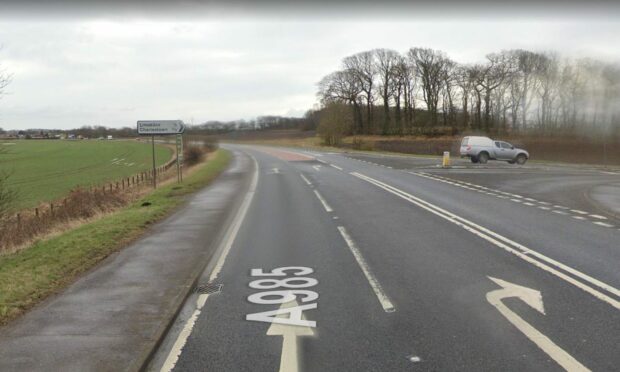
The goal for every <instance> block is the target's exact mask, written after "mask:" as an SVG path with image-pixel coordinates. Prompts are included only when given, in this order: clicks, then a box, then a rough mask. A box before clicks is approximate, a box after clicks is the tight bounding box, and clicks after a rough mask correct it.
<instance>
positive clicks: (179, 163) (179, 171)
mask: <svg viewBox="0 0 620 372" xmlns="http://www.w3.org/2000/svg"><path fill="white" fill-rule="evenodd" d="M177 181H178V182H179V183H181V182H182V181H183V135H181V134H177Z"/></svg>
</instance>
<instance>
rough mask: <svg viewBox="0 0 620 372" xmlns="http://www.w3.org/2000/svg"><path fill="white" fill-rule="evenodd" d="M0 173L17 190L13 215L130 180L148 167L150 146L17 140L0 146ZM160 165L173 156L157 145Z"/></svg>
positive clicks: (136, 142) (129, 141)
mask: <svg viewBox="0 0 620 372" xmlns="http://www.w3.org/2000/svg"><path fill="white" fill-rule="evenodd" d="M0 148H4V149H5V150H4V151H6V152H5V153H0V171H8V172H10V174H11V176H10V181H9V185H10V186H11V187H12V188H14V189H15V190H17V192H18V200H17V201H16V203H15V206H14V207H15V209H22V208H29V207H33V206H36V205H37V204H39V203H40V202H43V201H50V200H54V199H58V198H61V197H62V196H63V195H65V194H67V193H68V192H69V190H71V189H72V188H74V187H76V186H78V185H82V186H90V185H99V184H102V183H104V182H106V181H112V180H118V179H120V178H122V177H125V176H131V175H133V174H136V173H139V172H141V171H145V170H148V169H149V168H151V166H152V155H151V144H150V143H149V142H146V141H145V142H142V141H135V140H133V141H131V140H127V141H121V140H115V141H107V140H106V141H98V140H81V141H68V140H17V141H0ZM155 154H156V155H155V156H156V161H157V164H158V165H161V164H164V163H166V162H167V161H168V160H169V159H170V158H171V156H172V150H171V149H169V148H167V147H164V146H159V145H157V146H156V147H155Z"/></svg>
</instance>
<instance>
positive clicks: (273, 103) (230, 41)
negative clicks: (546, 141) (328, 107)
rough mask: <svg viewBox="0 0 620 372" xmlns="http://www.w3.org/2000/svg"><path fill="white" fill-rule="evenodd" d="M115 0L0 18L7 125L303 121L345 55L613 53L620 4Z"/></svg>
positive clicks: (471, 58)
mask: <svg viewBox="0 0 620 372" xmlns="http://www.w3.org/2000/svg"><path fill="white" fill-rule="evenodd" d="M109 3H110V2H108V4H109ZM111 3H113V5H112V6H108V7H105V6H103V7H100V8H97V7H91V8H87V7H80V6H78V5H75V4H73V3H69V2H66V3H64V4H63V3H61V4H59V5H57V6H50V5H49V4H48V5H45V4H43V3H37V2H28V1H25V2H21V3H19V4H21V5H18V4H17V3H15V4H13V6H12V7H8V8H7V9H8V11H6V12H2V14H0V46H1V48H0V70H3V71H5V72H7V73H10V74H11V75H12V81H11V84H10V85H9V86H8V87H7V88H6V89H5V92H4V95H2V97H1V98H0V127H1V128H4V129H5V130H7V129H26V128H46V129H52V128H58V129H70V128H77V127H80V126H83V125H105V126H110V127H121V126H135V122H136V121H137V120H147V119H181V120H183V121H185V122H186V123H201V122H205V121H208V120H235V119H250V118H253V117H256V116H260V115H287V116H301V115H303V113H304V112H305V111H306V110H308V109H311V108H313V106H314V105H315V104H316V103H317V98H316V95H315V94H316V83H317V82H318V81H319V80H320V79H321V78H322V77H323V76H324V75H326V74H328V73H330V72H332V71H335V70H336V69H338V68H339V67H340V63H341V60H342V58H343V57H345V56H347V55H350V54H353V53H356V52H360V51H363V50H369V49H373V48H379V47H383V48H392V49H395V50H397V51H400V52H405V51H406V50H408V49H409V48H411V47H417V46H421V47H430V48H433V49H440V50H443V51H445V52H446V53H447V54H448V55H449V56H450V57H451V58H453V59H454V60H456V61H457V62H462V63H476V62H482V61H483V60H484V56H485V55H486V54H487V53H490V52H495V51H500V50H502V49H512V48H523V49H530V50H535V51H544V50H553V51H557V52H559V53H560V54H561V55H562V56H566V57H573V58H580V57H591V58H596V59H601V60H604V61H609V62H618V61H620V48H618V41H617V38H618V36H617V35H620V12H618V9H619V8H618V7H616V6H613V5H609V4H608V3H606V2H601V3H597V6H590V7H588V8H580V7H579V5H578V4H576V3H575V4H573V3H571V4H569V6H565V7H559V8H554V5H553V4H550V3H547V4H546V6H545V7H540V6H539V5H535V4H538V3H528V4H529V5H526V6H525V7H522V8H519V7H516V6H515V7H509V8H501V7H495V8H493V7H490V6H484V5H485V4H484V3H476V4H475V5H476V6H474V7H471V6H470V7H460V8H459V7H458V6H457V5H456V4H451V3H449V2H445V1H444V2H442V1H438V2H434V3H436V6H433V5H432V4H431V3H425V4H422V5H420V6H418V7H415V6H411V3H409V2H408V3H406V4H405V3H393V4H391V3H390V2H389V0H388V1H387V2H385V3H384V4H385V5H386V7H389V5H390V4H391V5H393V6H392V7H391V9H392V10H390V11H385V9H377V8H376V6H371V5H368V6H361V7H359V8H356V10H355V11H353V10H351V6H350V4H347V3H336V5H337V6H332V7H331V8H330V6H329V5H327V3H325V4H324V6H323V7H320V6H318V5H314V6H311V5H310V4H308V3H301V5H297V6H288V7H287V6H284V5H282V4H280V3H277V2H271V3H267V4H266V5H265V6H264V7H254V8H253V7H252V6H251V5H250V4H244V3H242V2H231V3H229V5H227V6H223V5H219V6H212V5H209V4H207V5H208V6H207V5H204V6H196V5H195V3H191V4H190V5H191V6H190V5H187V6H183V7H179V8H172V7H166V6H165V5H163V4H164V3H161V4H160V5H159V6H155V7H154V8H153V9H150V10H148V9H143V8H141V7H139V6H138V5H137V3H136V4H134V5H132V6H128V7H127V6H126V7H123V6H121V5H117V7H114V3H115V2H114V1H112V2H111ZM24 4H25V5H24ZM96 4H97V3H95V5H96ZM129 4H131V3H129ZM317 4H321V3H320V2H319V3H317ZM369 4H370V3H369ZM459 4H462V3H459ZM487 5H488V4H487ZM46 6H47V7H46ZM394 6H396V8H395V7H394ZM317 7H318V8H317ZM394 9H398V10H394ZM445 9H448V10H445Z"/></svg>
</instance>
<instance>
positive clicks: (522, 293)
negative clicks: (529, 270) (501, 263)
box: [487, 276, 589, 371]
mask: <svg viewBox="0 0 620 372" xmlns="http://www.w3.org/2000/svg"><path fill="white" fill-rule="evenodd" d="M488 278H489V279H491V280H492V281H493V282H495V283H496V284H497V285H499V286H500V287H502V288H501V289H496V290H494V291H491V292H489V293H487V301H489V303H490V304H491V305H493V306H495V307H496V308H497V310H499V312H500V313H501V314H502V315H503V316H505V317H506V319H508V321H509V322H510V323H512V324H513V325H514V326H515V327H517V329H518V330H519V331H521V332H522V333H523V334H524V335H525V336H527V338H529V339H530V340H531V341H532V342H534V343H535V344H536V345H537V346H538V347H539V348H541V349H542V350H543V351H544V352H545V353H547V354H548V355H549V356H550V357H551V358H553V360H555V361H556V362H557V363H558V364H559V365H560V366H562V368H564V369H565V370H567V371H589V369H588V368H586V367H585V366H584V365H583V364H581V363H579V362H578V361H577V360H576V359H575V358H573V357H572V356H571V355H570V354H568V353H567V352H566V351H564V350H562V349H561V348H560V347H559V346H557V345H556V344H554V343H553V341H551V340H550V339H549V337H547V336H545V335H544V334H542V333H540V332H539V331H538V330H537V329H536V328H534V327H532V326H531V325H530V324H529V323H527V322H526V321H525V320H523V318H521V317H520V316H518V315H517V314H515V313H514V312H513V311H512V310H510V309H509V308H508V307H507V306H506V305H504V303H503V302H502V300H503V299H504V298H509V297H517V298H519V299H521V300H522V301H523V302H525V303H526V304H528V305H529V306H530V307H532V308H533V309H534V310H536V311H538V312H539V313H541V314H543V315H544V314H545V307H544V305H543V301H542V295H541V294H540V291H537V290H535V289H531V288H527V287H523V286H520V285H516V284H513V283H510V282H507V281H505V280H501V279H497V278H492V277H490V276H489V277H488Z"/></svg>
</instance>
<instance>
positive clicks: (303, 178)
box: [300, 174, 312, 186]
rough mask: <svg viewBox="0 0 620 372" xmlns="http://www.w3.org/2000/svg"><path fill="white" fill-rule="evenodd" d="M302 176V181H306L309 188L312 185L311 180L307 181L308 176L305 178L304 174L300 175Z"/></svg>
mask: <svg viewBox="0 0 620 372" xmlns="http://www.w3.org/2000/svg"><path fill="white" fill-rule="evenodd" d="M300 176H301V179H302V180H304V182H305V183H306V184H307V185H308V186H310V185H312V183H311V182H310V180H309V179H307V178H306V176H304V175H303V174H300Z"/></svg>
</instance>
